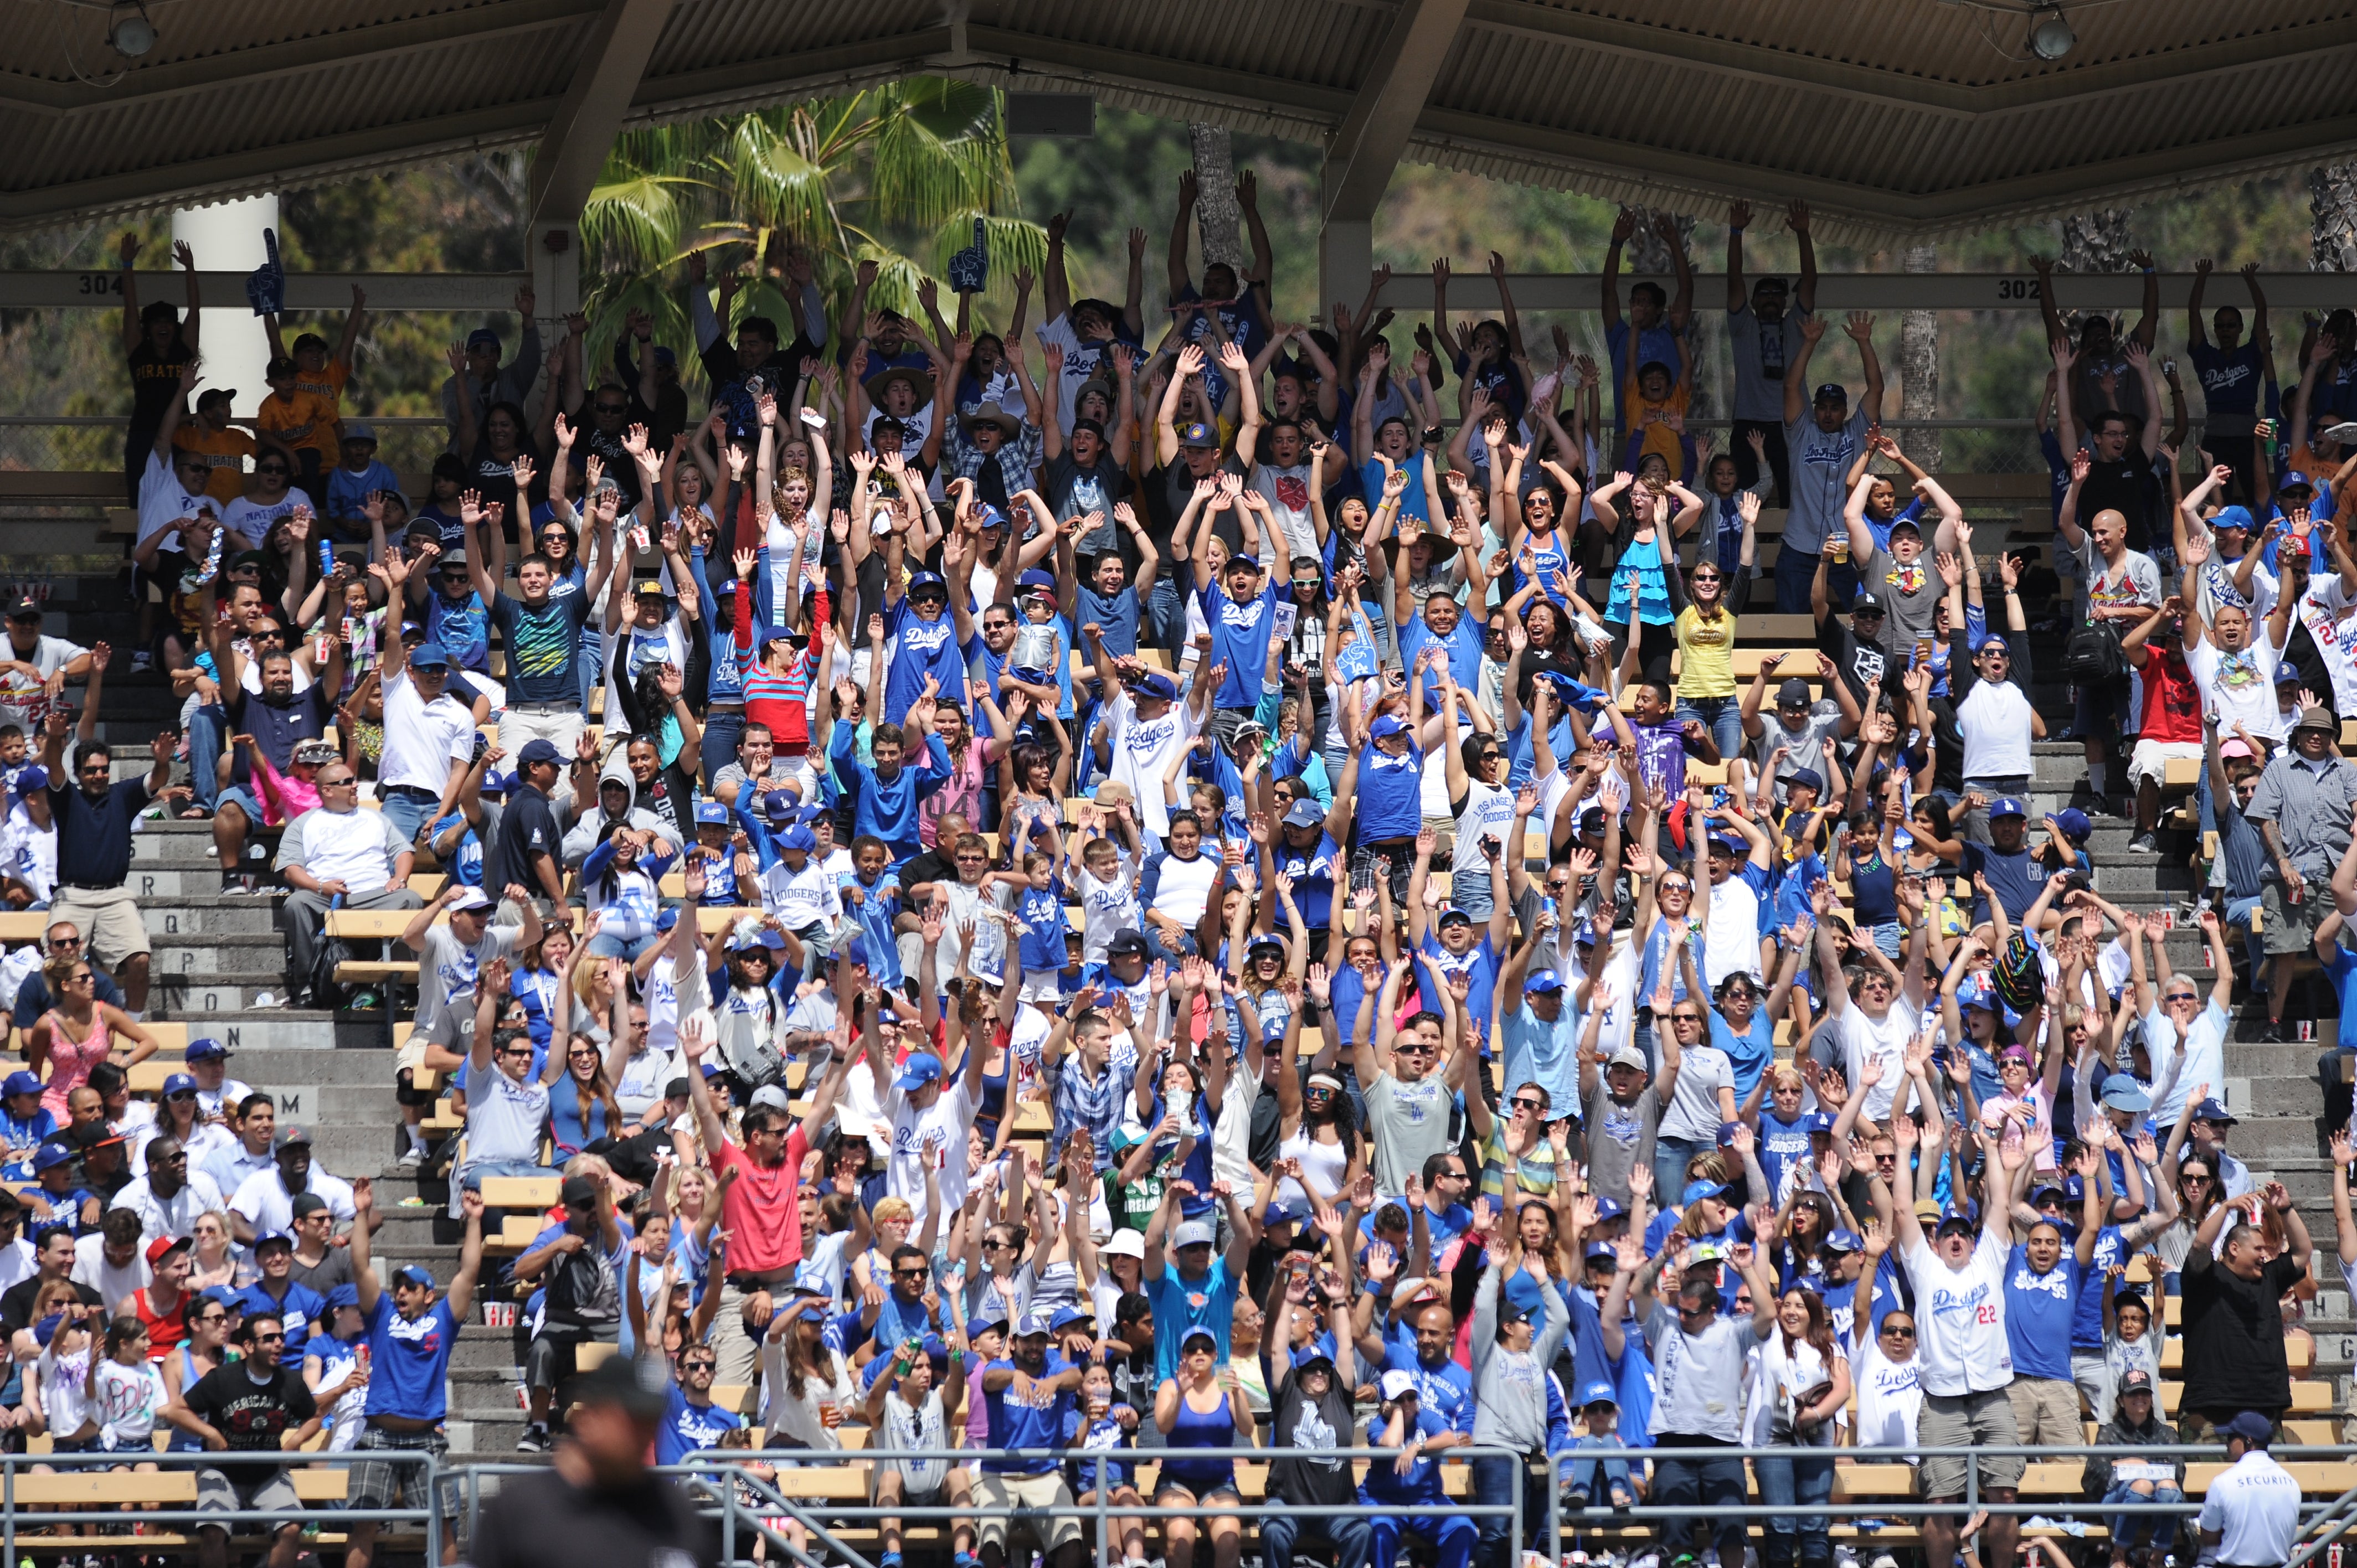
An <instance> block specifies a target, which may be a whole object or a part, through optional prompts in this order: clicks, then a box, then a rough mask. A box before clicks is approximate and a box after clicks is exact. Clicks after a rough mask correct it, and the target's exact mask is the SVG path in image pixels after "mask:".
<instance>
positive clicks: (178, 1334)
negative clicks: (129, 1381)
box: [131, 1290, 188, 1361]
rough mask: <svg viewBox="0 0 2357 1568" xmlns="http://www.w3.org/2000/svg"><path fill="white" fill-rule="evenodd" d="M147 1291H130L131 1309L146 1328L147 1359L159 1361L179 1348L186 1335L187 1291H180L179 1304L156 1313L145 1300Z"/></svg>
mask: <svg viewBox="0 0 2357 1568" xmlns="http://www.w3.org/2000/svg"><path fill="white" fill-rule="evenodd" d="M147 1294H148V1293H147V1292H145V1291H144V1290H135V1291H133V1292H132V1293H131V1310H132V1311H133V1312H134V1313H135V1314H136V1315H137V1316H138V1318H139V1322H140V1325H141V1326H143V1327H145V1329H146V1330H147V1359H149V1360H151V1361H161V1360H162V1359H164V1358H165V1357H167V1356H168V1355H170V1354H171V1353H172V1352H173V1351H175V1350H177V1349H178V1348H180V1344H181V1342H182V1341H183V1340H185V1339H187V1338H188V1292H187V1291H182V1292H181V1293H180V1301H179V1305H177V1306H175V1307H173V1308H172V1310H171V1311H169V1312H166V1313H158V1312H157V1311H156V1308H155V1307H154V1306H153V1305H150V1304H149V1302H148V1300H147Z"/></svg>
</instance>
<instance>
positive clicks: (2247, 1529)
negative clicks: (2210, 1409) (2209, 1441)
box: [2201, 1410, 2299, 1568]
mask: <svg viewBox="0 0 2357 1568" xmlns="http://www.w3.org/2000/svg"><path fill="white" fill-rule="evenodd" d="M2274 1434H2275V1423H2273V1422H2272V1421H2269V1420H2268V1419H2267V1417H2266V1413H2265V1412H2261V1411H2255V1410H2246V1411H2244V1412H2242V1413H2241V1414H2240V1415H2237V1416H2235V1417H2234V1418H2233V1420H2231V1421H2224V1422H2221V1423H2219V1424H2218V1435H2219V1436H2221V1437H2222V1438H2224V1439H2225V1440H2226V1468H2224V1469H2223V1470H2221V1471H2220V1472H2219V1473H2218V1475H2217V1477H2216V1478H2215V1479H2213V1480H2212V1481H2211V1483H2210V1490H2209V1493H2208V1495H2206V1496H2205V1497H2203V1498H2202V1499H2201V1549H2202V1550H2201V1554H2202V1556H2203V1557H2204V1558H2209V1559H2214V1560H2215V1561H2216V1562H2217V1563H2218V1564H2219V1568H2281V1564H2282V1563H2284V1562H2286V1561H2287V1559H2289V1558H2290V1556H2291V1544H2292V1538H2293V1537H2294V1536H2296V1535H2298V1533H2299V1482H2298V1481H2297V1480H2295V1479H2294V1478H2293V1477H2292V1476H2291V1473H2290V1472H2289V1471H2287V1470H2286V1469H2285V1468H2284V1467H2283V1466H2281V1465H2278V1464H2276V1461H2275V1455H2272V1454H2269V1453H2268V1452H2267V1444H2269V1443H2271V1442H2273V1441H2274Z"/></svg>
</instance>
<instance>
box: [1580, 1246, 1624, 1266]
mask: <svg viewBox="0 0 2357 1568" xmlns="http://www.w3.org/2000/svg"><path fill="white" fill-rule="evenodd" d="M1587 1257H1588V1261H1589V1262H1594V1261H1595V1260H1597V1259H1598V1258H1606V1259H1610V1260H1613V1261H1616V1262H1617V1261H1618V1260H1619V1258H1620V1253H1619V1252H1618V1251H1616V1250H1615V1249H1614V1248H1613V1245H1612V1243H1611V1242H1609V1241H1590V1242H1589V1243H1588V1244H1587Z"/></svg>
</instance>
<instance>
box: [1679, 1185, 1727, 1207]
mask: <svg viewBox="0 0 2357 1568" xmlns="http://www.w3.org/2000/svg"><path fill="white" fill-rule="evenodd" d="M1726 1190H1727V1184H1726V1183H1725V1182H1722V1181H1690V1182H1688V1183H1686V1189H1685V1191H1684V1192H1683V1193H1681V1194H1679V1195H1678V1207H1679V1208H1691V1207H1693V1206H1694V1205H1695V1204H1697V1203H1700V1202H1701V1201H1702V1200H1703V1199H1704V1198H1706V1197H1718V1196H1719V1195H1720V1194H1721V1193H1724V1192H1725V1191H1726Z"/></svg>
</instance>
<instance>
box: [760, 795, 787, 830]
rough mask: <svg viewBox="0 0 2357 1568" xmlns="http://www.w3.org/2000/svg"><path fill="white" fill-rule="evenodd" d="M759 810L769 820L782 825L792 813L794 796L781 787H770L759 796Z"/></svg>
mask: <svg viewBox="0 0 2357 1568" xmlns="http://www.w3.org/2000/svg"><path fill="white" fill-rule="evenodd" d="M761 811H762V813H763V814H764V815H766V816H767V817H768V818H769V819H770V822H771V823H772V824H775V825H780V826H781V825H783V824H784V823H785V822H789V821H791V819H792V817H793V814H794V798H793V797H792V796H791V795H789V794H787V793H786V792H785V791H784V790H783V789H772V790H770V792H769V793H768V794H766V795H764V796H762V797H761Z"/></svg>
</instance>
